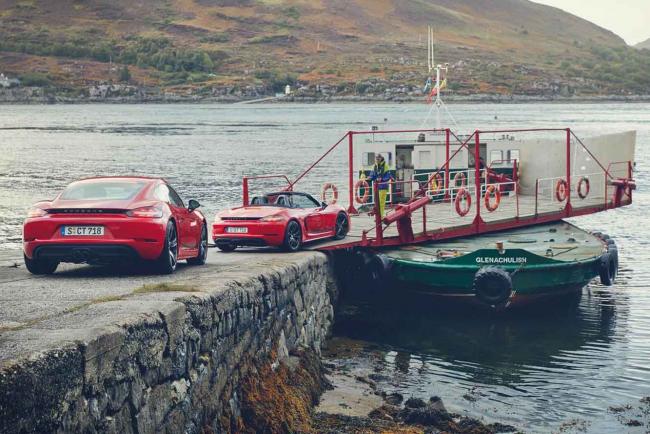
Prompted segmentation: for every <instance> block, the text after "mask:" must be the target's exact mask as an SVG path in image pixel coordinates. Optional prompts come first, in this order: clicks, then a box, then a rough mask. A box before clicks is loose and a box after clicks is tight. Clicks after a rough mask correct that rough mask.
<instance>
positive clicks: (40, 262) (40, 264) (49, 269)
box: [23, 253, 59, 274]
mask: <svg viewBox="0 0 650 434" xmlns="http://www.w3.org/2000/svg"><path fill="white" fill-rule="evenodd" d="M23 258H24V260H25V267H26V268H27V271H29V272H30V273H32V274H53V273H54V272H55V271H56V268H57V267H58V266H59V262H58V261H47V260H44V259H36V258H33V259H29V258H28V257H27V255H25V254H24V253H23Z"/></svg>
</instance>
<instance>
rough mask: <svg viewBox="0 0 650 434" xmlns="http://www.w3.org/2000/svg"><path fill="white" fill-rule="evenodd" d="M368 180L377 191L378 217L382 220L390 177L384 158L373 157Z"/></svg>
mask: <svg viewBox="0 0 650 434" xmlns="http://www.w3.org/2000/svg"><path fill="white" fill-rule="evenodd" d="M370 180H371V181H372V182H373V183H374V185H375V188H377V189H378V191H379V204H378V205H379V216H380V217H382V218H383V217H384V209H385V208H386V196H388V187H389V185H388V184H389V182H390V180H391V176H390V172H389V171H388V164H386V161H385V160H384V157H383V156H381V155H380V154H377V156H376V157H375V165H374V167H373V168H372V172H371V173H370Z"/></svg>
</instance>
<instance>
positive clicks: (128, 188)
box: [61, 181, 145, 200]
mask: <svg viewBox="0 0 650 434" xmlns="http://www.w3.org/2000/svg"><path fill="white" fill-rule="evenodd" d="M144 185H145V183H144V182H143V181H138V182H133V181H97V182H79V183H75V184H72V185H69V186H68V187H67V188H66V189H65V190H64V191H63V193H62V194H61V199H66V200H129V199H132V198H133V197H135V195H136V194H138V193H139V192H140V190H142V188H143V187H144Z"/></svg>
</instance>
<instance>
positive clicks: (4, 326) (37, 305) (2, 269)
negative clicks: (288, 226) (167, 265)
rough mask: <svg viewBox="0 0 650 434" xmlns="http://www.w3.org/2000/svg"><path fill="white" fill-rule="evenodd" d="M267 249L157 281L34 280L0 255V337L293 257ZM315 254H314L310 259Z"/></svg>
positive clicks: (66, 273)
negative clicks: (151, 288) (152, 288)
mask: <svg viewBox="0 0 650 434" xmlns="http://www.w3.org/2000/svg"><path fill="white" fill-rule="evenodd" d="M302 254H307V253H298V254H287V253H282V252H279V251H275V250H269V249H257V250H248V251H237V252H234V253H222V252H219V251H218V250H217V249H214V248H212V249H210V252H209V254H208V262H207V263H206V264H205V265H202V266H190V265H187V264H185V261H181V262H180V263H179V265H178V269H177V270H176V272H175V273H174V274H172V275H166V276H161V275H156V274H154V273H152V271H151V270H148V269H147V267H143V266H141V265H138V264H136V265H134V266H132V267H131V268H116V267H96V266H89V265H74V264H61V265H59V268H58V269H57V271H56V273H55V274H53V275H51V276H34V275H32V274H30V273H29V272H28V271H27V269H26V268H25V266H24V264H23V259H22V252H21V251H19V250H11V251H5V252H3V253H1V254H0V337H1V336H2V334H3V332H6V331H11V330H16V329H20V328H25V327H30V326H36V325H37V324H38V323H39V322H41V321H45V320H51V319H53V318H56V317H57V316H58V315H62V314H64V313H66V312H70V311H71V310H75V309H80V308H83V307H84V306H86V305H88V303H96V302H101V301H103V300H111V299H114V298H117V297H120V296H126V295H129V294H131V293H132V292H133V290H134V289H136V288H138V287H141V286H142V285H145V284H156V283H162V282H169V283H183V284H190V285H198V286H206V285H209V284H210V282H211V281H214V282H215V284H216V283H217V281H219V280H223V278H226V277H227V276H232V275H236V274H237V273H238V272H245V271H246V270H247V269H249V268H252V267H253V266H255V268H257V267H258V266H260V265H265V264H266V265H268V266H273V265H279V264H286V263H287V262H289V261H290V260H291V257H292V255H302ZM309 254H314V253H309Z"/></svg>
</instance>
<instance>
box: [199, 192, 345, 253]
mask: <svg viewBox="0 0 650 434" xmlns="http://www.w3.org/2000/svg"><path fill="white" fill-rule="evenodd" d="M349 229H350V218H349V216H348V213H347V212H346V211H345V209H344V208H343V207H341V206H339V205H335V204H330V205H327V204H325V203H319V202H318V201H317V200H316V199H314V198H313V197H312V196H310V195H309V194H306V193H297V192H292V191H283V192H279V193H270V194H267V195H264V196H257V197H254V198H252V200H251V204H250V205H248V206H243V207H238V208H233V209H231V210H228V211H223V212H220V213H218V214H217V216H216V217H215V220H214V223H213V224H212V239H213V240H214V242H215V244H216V245H217V247H218V248H219V249H220V250H223V251H226V252H231V251H233V250H235V249H236V248H237V247H238V246H277V247H283V248H284V249H285V250H288V251H291V252H294V251H296V250H299V249H300V247H301V246H302V244H303V243H306V242H309V241H315V240H321V239H325V238H332V237H334V238H336V239H342V238H344V237H345V236H346V234H347V233H348V230H349Z"/></svg>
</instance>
